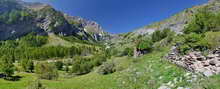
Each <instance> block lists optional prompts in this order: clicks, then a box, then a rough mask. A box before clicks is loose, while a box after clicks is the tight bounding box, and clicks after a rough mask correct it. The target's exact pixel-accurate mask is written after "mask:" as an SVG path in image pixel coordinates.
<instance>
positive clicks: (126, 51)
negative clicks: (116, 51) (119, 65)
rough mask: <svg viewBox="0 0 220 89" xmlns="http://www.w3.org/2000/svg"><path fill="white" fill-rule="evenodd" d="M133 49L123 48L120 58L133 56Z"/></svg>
mask: <svg viewBox="0 0 220 89" xmlns="http://www.w3.org/2000/svg"><path fill="white" fill-rule="evenodd" d="M133 53H134V52H133V48H125V49H124V51H123V52H122V56H133V55H134V54H133Z"/></svg>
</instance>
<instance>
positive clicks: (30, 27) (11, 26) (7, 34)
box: [0, 0, 104, 41]
mask: <svg viewBox="0 0 220 89" xmlns="http://www.w3.org/2000/svg"><path fill="white" fill-rule="evenodd" d="M71 20H73V21H72V22H74V21H75V22H77V23H71V22H70V21H69V19H67V18H66V15H64V14H63V13H62V12H59V11H57V10H55V9H54V8H52V7H51V6H49V5H46V4H41V3H27V2H23V1H21V0H1V1H0V40H7V39H15V38H18V37H21V36H24V35H26V34H28V33H31V32H36V33H37V34H39V35H47V34H48V33H55V34H57V35H62V36H76V37H78V38H79V39H82V40H93V41H99V40H101V39H102V38H103V37H104V36H103V35H104V31H103V30H102V28H101V26H100V25H98V24H97V23H96V22H93V21H86V20H84V19H82V18H80V19H79V18H77V19H76V18H72V19H71ZM79 24H80V25H81V26H79Z"/></svg>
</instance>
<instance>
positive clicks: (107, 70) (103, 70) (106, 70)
mask: <svg viewBox="0 0 220 89" xmlns="http://www.w3.org/2000/svg"><path fill="white" fill-rule="evenodd" d="M115 71H116V68H115V63H114V62H113V61H110V62H105V63H104V64H103V65H101V66H100V68H99V69H98V73H99V74H102V75H106V74H111V73H114V72H115Z"/></svg>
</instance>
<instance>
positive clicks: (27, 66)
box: [21, 59, 34, 72]
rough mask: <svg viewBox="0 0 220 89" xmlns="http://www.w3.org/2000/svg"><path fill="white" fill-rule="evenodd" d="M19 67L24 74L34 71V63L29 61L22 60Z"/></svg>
mask: <svg viewBox="0 0 220 89" xmlns="http://www.w3.org/2000/svg"><path fill="white" fill-rule="evenodd" d="M21 66H22V69H23V71H25V72H33V70H34V62H33V61H32V60H31V59H22V60H21Z"/></svg>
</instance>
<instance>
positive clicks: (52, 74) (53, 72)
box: [35, 63, 59, 80]
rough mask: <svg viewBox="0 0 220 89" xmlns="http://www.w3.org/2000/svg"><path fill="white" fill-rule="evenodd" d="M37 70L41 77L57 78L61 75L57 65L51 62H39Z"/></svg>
mask: <svg viewBox="0 0 220 89" xmlns="http://www.w3.org/2000/svg"><path fill="white" fill-rule="evenodd" d="M35 72H36V74H38V77H39V78H41V79H47V80H56V79H58V76H59V75H58V71H57V69H56V66H55V65H53V64H49V63H38V64H37V65H36V68H35Z"/></svg>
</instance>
